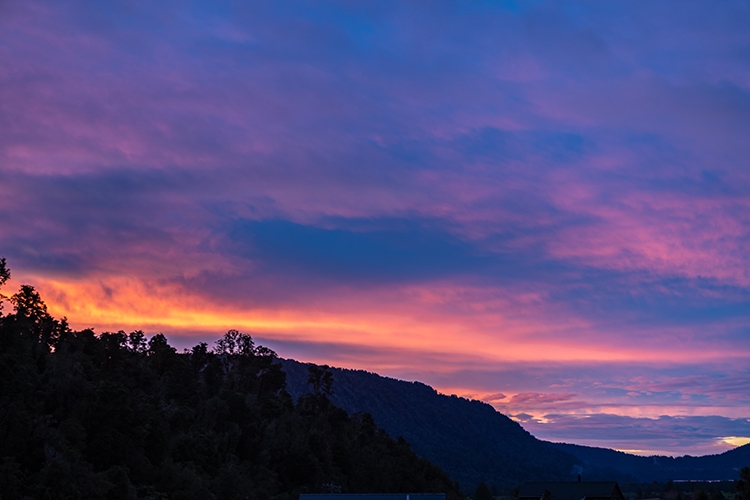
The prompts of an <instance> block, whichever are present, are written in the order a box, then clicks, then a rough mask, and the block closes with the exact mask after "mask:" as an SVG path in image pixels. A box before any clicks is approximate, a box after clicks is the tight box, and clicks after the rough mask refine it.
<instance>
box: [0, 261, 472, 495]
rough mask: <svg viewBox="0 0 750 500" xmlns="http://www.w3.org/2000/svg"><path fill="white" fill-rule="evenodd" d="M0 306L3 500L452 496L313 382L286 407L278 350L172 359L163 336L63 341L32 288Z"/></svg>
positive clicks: (205, 352) (409, 454) (230, 347)
mask: <svg viewBox="0 0 750 500" xmlns="http://www.w3.org/2000/svg"><path fill="white" fill-rule="evenodd" d="M0 264H2V266H1V267H0V271H2V269H4V261H2V260H0ZM4 281H5V280H3V279H2V274H0V285H2V284H3V282H4ZM9 301H10V303H11V304H12V305H13V309H14V312H13V313H11V314H5V315H3V314H2V312H1V311H0V498H2V499H16V498H45V499H47V498H49V499H56V498H60V499H67V498H71V499H72V498H80V499H98V498H102V499H105V498H106V499H135V498H153V499H157V498H159V499H163V498H170V499H193V498H194V499H202V500H205V499H222V500H224V499H235V498H236V499H240V498H242V499H245V498H252V499H259V500H262V499H278V500H286V499H288V500H297V498H298V495H299V494H300V493H304V492H319V491H321V489H322V488H324V485H327V486H326V487H332V486H335V487H336V488H340V491H342V492H352V493H367V492H385V493H388V492H392V493H398V492H439V493H447V494H448V499H449V500H455V499H456V498H457V496H458V493H457V488H456V486H455V485H454V484H453V483H452V482H451V480H450V479H449V477H448V476H447V475H446V474H445V473H444V472H443V471H441V470H440V469H439V468H437V467H436V466H434V465H432V464H431V463H429V462H427V460H425V459H422V458H419V457H418V456H417V455H416V454H415V453H414V452H413V451H412V450H411V449H410V448H409V445H408V444H407V443H406V442H405V441H403V440H400V441H396V440H393V439H391V438H390V437H389V436H388V435H387V434H386V433H385V432H384V431H382V430H380V429H378V428H377V426H376V425H375V424H374V422H373V420H372V418H371V417H369V416H368V415H355V416H349V415H347V413H346V412H345V411H343V410H341V409H340V408H337V407H335V406H334V405H332V404H331V403H330V401H329V399H328V397H327V390H328V388H329V386H328V385H326V381H327V379H328V378H327V376H326V373H325V372H320V371H318V372H316V371H315V370H313V372H311V374H312V375H314V376H313V380H312V382H313V388H314V389H313V391H312V393H311V394H309V395H307V396H305V397H302V398H299V399H298V400H297V401H296V403H294V402H293V401H292V398H291V397H290V396H289V394H288V393H287V392H286V391H285V390H284V387H285V375H284V372H283V371H282V370H281V366H280V365H279V363H278V362H277V361H276V360H277V357H276V354H275V353H274V352H273V351H271V350H269V349H266V348H264V347H261V346H256V345H255V344H254V343H253V341H252V339H251V338H250V336H249V335H243V334H240V333H239V332H236V331H230V332H228V333H227V334H226V335H225V336H224V337H223V338H222V339H221V340H220V341H219V342H217V344H216V346H215V348H214V349H209V348H208V346H207V345H206V344H199V345H197V346H195V347H193V349H192V350H190V351H189V352H184V353H177V352H176V350H175V349H174V348H173V347H171V346H170V345H169V344H168V342H167V339H166V338H165V337H164V336H163V335H155V336H154V337H152V338H151V339H150V340H148V341H147V340H146V338H145V337H144V335H143V333H141V332H137V331H136V332H132V333H129V334H125V333H123V332H118V333H104V334H102V335H95V334H94V332H92V331H91V330H83V331H72V330H71V329H70V328H68V326H67V325H66V323H65V321H64V320H63V321H58V320H56V319H54V318H52V317H51V316H50V315H49V314H48V313H47V310H46V307H45V305H44V303H43V302H42V301H41V299H40V297H39V295H38V294H37V293H36V291H35V290H34V289H33V288H32V287H28V286H24V287H22V288H21V290H20V291H19V292H18V293H17V294H16V295H14V296H13V297H11V298H10V300H9ZM7 303H8V301H6V305H7Z"/></svg>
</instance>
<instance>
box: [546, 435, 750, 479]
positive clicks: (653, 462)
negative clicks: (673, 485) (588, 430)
mask: <svg viewBox="0 0 750 500" xmlns="http://www.w3.org/2000/svg"><path fill="white" fill-rule="evenodd" d="M550 444H551V445H552V446H553V447H554V448H556V449H558V450H560V451H564V452H566V453H569V454H571V455H573V456H575V457H576V458H578V459H579V460H580V461H581V462H582V464H583V466H584V470H585V468H586V467H591V466H595V467H601V466H603V465H604V466H607V467H610V468H612V469H615V470H618V471H620V472H623V473H626V474H630V475H632V476H635V477H636V478H638V479H639V480H640V481H641V482H649V481H668V480H670V479H674V480H679V479H685V480H693V481H696V480H734V479H737V477H739V471H740V469H741V468H742V467H747V466H750V444H746V445H744V446H740V447H739V448H735V449H733V450H729V451H727V452H724V453H722V454H720V455H706V456H703V457H691V456H684V457H676V458H673V457H665V456H651V457H640V456H637V455H630V454H628V453H623V452H621V451H615V450H610V449H608V448H593V447H590V446H580V445H577V444H567V443H550Z"/></svg>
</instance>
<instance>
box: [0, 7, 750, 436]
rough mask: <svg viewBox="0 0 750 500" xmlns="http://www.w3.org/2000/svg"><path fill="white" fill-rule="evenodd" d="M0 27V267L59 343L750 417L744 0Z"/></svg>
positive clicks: (519, 402)
mask: <svg viewBox="0 0 750 500" xmlns="http://www.w3.org/2000/svg"><path fill="white" fill-rule="evenodd" d="M0 9H2V16H0V94H2V96H3V99H1V100H0V214H1V216H0V254H2V255H4V256H6V257H8V259H9V262H10V264H11V266H12V267H13V270H14V277H15V281H16V282H17V281H28V282H31V283H32V284H34V285H36V286H38V287H39V288H40V289H41V291H42V293H43V294H44V296H45V297H47V300H48V301H49V302H50V307H51V310H53V311H54V312H55V313H56V314H60V315H67V316H68V318H69V319H70V321H71V323H72V324H73V325H74V326H77V327H88V326H95V327H97V328H99V329H117V328H120V327H122V328H131V327H132V328H138V327H144V328H146V329H148V330H149V331H151V332H157V331H164V332H169V333H170V336H171V338H173V339H174V341H175V342H177V343H186V344H187V343H190V342H192V341H193V340H195V339H198V338H208V337H209V336H211V335H218V334H219V333H220V331H221V329H223V328H229V327H239V328H243V329H245V330H247V331H249V332H252V333H253V334H254V335H256V336H259V337H262V338H263V339H264V341H267V342H269V343H270V344H273V345H274V346H276V348H277V349H278V350H279V351H280V353H281V354H282V355H285V354H286V355H292V354H293V355H294V356H297V357H301V358H304V357H307V358H308V359H314V360H318V361H322V362H331V363H335V362H339V363H341V364H344V365H346V366H354V367H361V368H369V369H382V370H385V371H386V372H387V373H388V374H391V375H400V376H404V377H409V378H413V379H421V380H424V381H425V382H429V383H432V384H434V385H436V386H437V387H438V388H441V389H442V390H446V391H456V392H460V393H462V394H472V395H474V396H475V397H478V398H482V397H485V398H487V399H488V400H491V401H492V402H493V404H495V405H496V406H497V407H498V408H500V409H502V410H503V411H507V412H509V413H512V414H516V415H521V414H526V415H530V416H531V417H530V418H532V420H533V421H534V422H536V421H537V420H534V419H539V418H546V417H544V415H573V416H576V417H575V418H578V417H577V416H578V415H580V414H582V413H583V412H588V413H590V414H592V415H593V414H605V413H606V414H611V415H619V416H620V417H622V418H625V417H628V418H630V417H632V418H636V417H637V418H641V417H645V416H647V417H649V418H656V417H658V416H659V415H660V414H659V413H658V412H657V409H663V410H664V411H665V412H667V413H664V415H670V416H672V417H675V418H676V417H677V416H679V415H689V414H690V412H698V413H696V415H698V414H699V415H700V416H703V417H708V416H709V415H710V414H709V413H707V412H709V411H711V410H710V409H711V408H714V410H713V411H714V412H715V413H716V414H720V415H722V416H723V417H724V418H728V419H737V418H740V417H741V416H747V415H748V412H750V402H749V401H748V400H747V398H746V397H745V396H743V395H742V394H743V391H744V393H745V394H746V393H747V387H746V384H745V383H744V382H743V380H746V376H747V367H746V363H745V362H744V360H745V359H747V356H748V354H750V314H749V313H748V311H749V310H750V309H749V308H748V303H750V274H748V273H749V271H748V269H750V260H749V259H750V257H749V256H750V237H749V236H748V235H750V216H749V215H748V214H750V210H748V209H749V208H750V207H749V206H748V205H749V204H750V174H749V173H748V170H747V168H746V159H747V157H748V154H750V146H749V145H748V144H749V143H748V141H747V136H748V133H750V119H749V118H750V67H749V66H748V65H747V53H748V46H750V37H748V34H747V30H746V29H745V27H746V26H747V25H748V22H750V10H749V9H748V8H747V6H746V5H745V4H742V3H732V4H726V5H723V6H722V7H721V8H715V7H714V6H711V7H709V6H707V5H705V4H704V3H701V2H682V3H681V4H680V7H679V8H674V7H670V4H662V3H659V4H649V5H640V6H639V7H638V8H637V9H636V8H634V7H633V5H632V4H631V3H628V2H607V3H591V4H581V5H578V6H569V5H562V4H557V3H553V2H541V3H534V4H528V3H516V2H500V3H495V4H479V3H446V4H442V5H440V6H431V7H430V8H429V9H428V8H426V7H425V6H421V5H419V4H404V3H402V2H380V3H378V4H377V5H376V6H375V5H373V6H352V5H349V4H347V3H340V2H326V3H324V4H318V5H304V4H289V5H287V6H286V7H284V6H281V5H280V4H277V3H274V2H267V3H264V2H254V3H253V4H252V5H232V4H224V3H212V4H209V3H204V2H194V3H192V4H189V5H185V4H183V3H179V4H178V3H173V2H161V3H159V4H158V5H154V4H152V3H141V2H129V3H128V4H127V7H125V6H119V7H118V6H104V5H89V4H86V5H84V4H81V3H79V2H75V1H70V2H68V1H63V2H45V1H33V2H23V3H6V4H3V6H2V7H0ZM518 363H521V364H522V365H523V366H521V365H519V364H518ZM597 363H600V364H597ZM498 366H507V367H509V368H508V369H507V370H505V369H499V368H498ZM743 377H745V378H744V379H743ZM500 395H503V396H504V397H500ZM655 412H657V413H655ZM559 418H562V417H559ZM571 418H573V417H571ZM548 420H549V422H547V423H546V424H544V425H545V426H546V427H544V429H560V432H563V430H562V429H563V427H559V426H558V427H555V426H554V425H552V424H551V423H550V422H551V420H550V419H548ZM539 421H541V420H539ZM557 421H558V422H562V420H557ZM575 421H576V422H579V421H578V420H575ZM658 421H661V420H660V419H658ZM580 422H585V421H583V420H581V421H580ZM580 422H579V423H580ZM592 422H593V421H592ZM665 422H666V420H665ZM705 422H707V423H706V424H705V425H709V424H710V425H714V424H715V425H716V426H718V427H717V429H719V428H720V424H719V422H720V421H719V420H716V421H713V420H706V421H705ZM711 422H714V423H711ZM534 425H536V424H534ZM540 425H541V424H540ZM722 425H723V424H722ZM581 426H583V423H581ZM541 428H542V427H539V429H541ZM592 428H595V427H592ZM665 429H666V428H665ZM740 431H742V432H745V431H744V430H742V429H734V430H732V432H735V433H737V432H740ZM540 432H541V431H540ZM545 432H549V433H550V434H548V435H549V436H552V434H553V431H545ZM566 432H567V431H566ZM571 432H572V431H571ZM592 432H593V431H592ZM602 432H603V431H602ZM665 432H667V431H665ZM669 432H671V431H669ZM675 432H677V431H675ZM724 432H725V430H721V433H724ZM726 432H729V430H728V429H727V430H726ZM721 433H719V431H718V430H717V433H715V434H716V435H717V436H719V435H720V434H721ZM561 435H562V434H561ZM566 435H567V434H566ZM733 435H738V434H733ZM566 439H567V438H566ZM571 439H572V438H571ZM592 439H593V438H592ZM623 439H625V437H623ZM628 439H629V438H628ZM634 439H635V438H634ZM644 439H645V438H644ZM681 439H682V438H681ZM685 439H687V438H685ZM631 444H632V445H633V446H635V444H633V443H631ZM631 444H628V446H631ZM612 446H619V445H616V443H615V444H612ZM639 446H640V445H639ZM644 446H645V445H644ZM660 446H662V447H664V446H666V444H664V445H660ZM670 446H671V445H670ZM686 446H687V445H686ZM701 446H702V445H701ZM641 448H643V447H641ZM639 449H640V448H639ZM664 449H668V448H664ZM674 449H675V450H677V449H679V450H682V449H683V448H682V445H679V446H677V445H675V448H674Z"/></svg>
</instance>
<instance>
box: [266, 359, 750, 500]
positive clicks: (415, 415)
mask: <svg viewBox="0 0 750 500" xmlns="http://www.w3.org/2000/svg"><path fill="white" fill-rule="evenodd" d="M281 363H282V368H283V370H284V371H285V372H286V373H287V391H288V392H289V393H290V395H291V396H292V397H293V398H294V399H296V398H298V397H300V396H302V395H303V394H306V393H308V392H309V389H308V386H307V366H308V365H309V364H306V363H302V362H299V361H296V360H288V359H282V360H281ZM331 372H332V375H333V385H332V389H333V393H332V395H331V401H332V402H333V403H334V404H336V405H337V406H338V407H340V408H343V409H344V410H346V411H347V412H349V413H350V414H356V413H370V414H371V415H372V417H373V419H374V421H375V423H376V424H377V425H378V426H379V427H381V428H383V429H384V430H385V431H386V432H387V433H388V434H390V435H391V436H392V437H394V438H397V437H399V436H401V437H403V438H404V439H405V440H406V441H407V442H408V443H409V444H410V445H411V447H412V448H413V449H414V450H415V451H416V452H417V453H419V454H420V455H422V456H423V457H424V458H426V459H428V460H430V461H431V462H433V463H435V464H436V465H438V466H440V467H441V468H443V470H445V471H446V472H447V473H448V474H449V475H450V476H451V477H452V478H453V479H454V480H457V481H459V483H460V484H461V486H462V490H464V491H466V492H472V491H473V488H475V487H476V486H477V485H478V484H479V483H481V482H485V483H487V484H488V485H490V488H491V489H493V490H494V491H493V493H496V494H497V493H499V492H505V493H507V492H509V491H511V490H512V489H513V488H515V487H516V486H518V485H519V484H520V483H522V482H524V481H545V480H546V481H565V480H568V481H570V480H575V479H576V476H577V475H578V474H582V475H583V476H584V477H585V478H586V479H587V480H617V481H620V482H629V483H636V482H651V481H655V480H656V481H668V480H670V479H687V480H691V479H692V480H718V479H726V480H731V479H736V478H737V477H738V472H739V469H740V468H741V467H743V466H747V465H750V445H745V446H742V447H739V448H735V449H733V450H729V451H727V452H724V453H722V454H719V455H706V456H703V457H691V456H686V457H678V458H672V457H661V456H653V457H641V456H637V455H630V454H627V453H624V452H618V451H616V450H611V449H608V448H594V447H587V446H582V445H575V444H569V443H552V442H548V441H543V440H540V439H537V438H536V437H534V436H533V435H532V434H531V433H529V432H528V431H526V430H525V429H524V428H523V427H522V426H521V425H520V424H519V423H517V422H515V421H513V420H511V419H510V418H509V417H507V416H506V415H503V414H502V413H500V412H498V411H497V410H496V409H495V408H494V407H492V406H491V405H489V404H487V403H485V402H482V401H476V400H469V399H466V398H461V397H458V396H455V395H453V396H448V395H445V394H441V393H439V392H438V391H436V390H435V389H434V388H432V387H430V386H429V385H427V384H424V383H422V382H407V381H403V380H398V379H395V378H390V377H384V376H381V375H378V374H377V373H372V372H368V371H365V370H352V369H347V368H335V367H332V368H331ZM467 423H470V424H471V425H467Z"/></svg>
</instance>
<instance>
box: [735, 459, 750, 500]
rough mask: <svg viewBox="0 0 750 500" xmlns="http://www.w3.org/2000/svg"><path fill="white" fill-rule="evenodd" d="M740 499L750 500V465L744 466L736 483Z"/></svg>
mask: <svg viewBox="0 0 750 500" xmlns="http://www.w3.org/2000/svg"><path fill="white" fill-rule="evenodd" d="M735 486H736V488H737V499H738V500H750V467H743V468H742V470H741V471H740V478H739V479H738V480H737V482H736V483H735Z"/></svg>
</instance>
